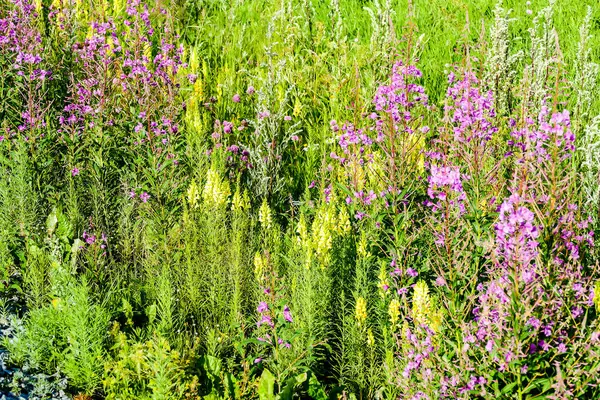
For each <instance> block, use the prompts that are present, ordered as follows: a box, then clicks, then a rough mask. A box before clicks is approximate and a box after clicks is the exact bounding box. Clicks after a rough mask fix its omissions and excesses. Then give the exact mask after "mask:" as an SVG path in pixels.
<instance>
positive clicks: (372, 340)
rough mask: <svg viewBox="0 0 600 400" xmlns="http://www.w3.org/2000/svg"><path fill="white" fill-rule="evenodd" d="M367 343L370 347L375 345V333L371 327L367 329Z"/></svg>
mask: <svg viewBox="0 0 600 400" xmlns="http://www.w3.org/2000/svg"><path fill="white" fill-rule="evenodd" d="M367 344H368V345H369V346H370V347H373V346H374V345H375V336H374V335H373V331H372V330H371V328H369V329H368V330H367Z"/></svg>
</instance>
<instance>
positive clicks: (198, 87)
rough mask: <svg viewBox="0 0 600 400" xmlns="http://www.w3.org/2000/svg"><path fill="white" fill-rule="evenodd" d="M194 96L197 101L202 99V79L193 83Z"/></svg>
mask: <svg viewBox="0 0 600 400" xmlns="http://www.w3.org/2000/svg"><path fill="white" fill-rule="evenodd" d="M194 96H195V98H196V100H198V101H202V99H204V85H203V84H202V79H198V80H196V82H195V83H194Z"/></svg>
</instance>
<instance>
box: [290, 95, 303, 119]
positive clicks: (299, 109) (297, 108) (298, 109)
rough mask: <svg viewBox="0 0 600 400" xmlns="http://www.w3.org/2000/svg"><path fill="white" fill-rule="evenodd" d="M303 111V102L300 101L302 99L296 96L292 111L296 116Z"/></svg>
mask: <svg viewBox="0 0 600 400" xmlns="http://www.w3.org/2000/svg"><path fill="white" fill-rule="evenodd" d="M301 113H302V103H301V102H300V99H298V98H296V101H295V102H294V111H293V112H292V114H294V117H298V116H300V114H301Z"/></svg>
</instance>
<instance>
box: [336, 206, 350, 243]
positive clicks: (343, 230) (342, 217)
mask: <svg viewBox="0 0 600 400" xmlns="http://www.w3.org/2000/svg"><path fill="white" fill-rule="evenodd" d="M338 230H339V234H340V235H342V236H347V235H348V234H349V233H350V232H351V231H352V225H351V224H350V215H349V214H348V210H347V209H346V207H344V206H342V207H341V208H340V212H339V214H338Z"/></svg>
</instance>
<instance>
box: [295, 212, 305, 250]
mask: <svg viewBox="0 0 600 400" xmlns="http://www.w3.org/2000/svg"><path fill="white" fill-rule="evenodd" d="M296 233H297V234H298V243H300V244H302V245H304V244H306V243H307V242H308V228H307V227H306V218H304V214H300V218H299V220H298V226H297V227H296Z"/></svg>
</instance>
